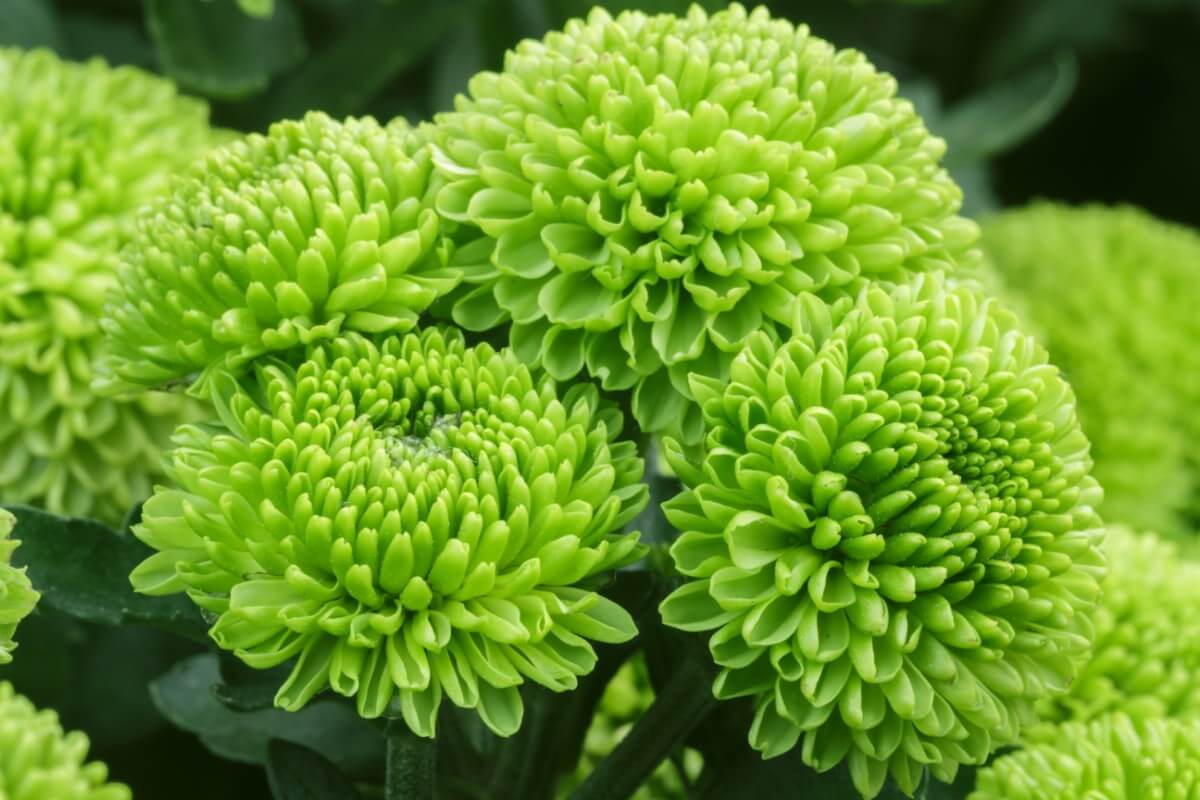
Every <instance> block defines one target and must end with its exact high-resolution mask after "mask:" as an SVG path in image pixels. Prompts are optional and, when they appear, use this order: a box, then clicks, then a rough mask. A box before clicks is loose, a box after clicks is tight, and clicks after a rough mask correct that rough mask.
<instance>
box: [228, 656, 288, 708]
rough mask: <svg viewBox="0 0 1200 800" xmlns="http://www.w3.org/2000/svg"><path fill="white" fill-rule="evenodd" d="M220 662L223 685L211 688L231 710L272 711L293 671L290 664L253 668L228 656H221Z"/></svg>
mask: <svg viewBox="0 0 1200 800" xmlns="http://www.w3.org/2000/svg"><path fill="white" fill-rule="evenodd" d="M220 663H221V682H220V683H218V684H216V685H214V686H213V687H212V691H213V696H214V697H216V698H217V700H219V701H220V702H221V704H222V705H224V706H225V707H226V708H228V709H230V710H232V711H259V710H261V709H264V708H273V707H274V705H275V693H276V692H278V691H279V687H280V686H282V685H283V683H284V681H286V680H287V678H288V675H290V674H291V671H292V667H291V665H290V664H282V665H280V666H278V667H273V668H272V669H254V668H253V667H248V666H246V665H245V664H243V663H242V662H241V661H239V660H238V659H237V658H236V657H235V656H233V655H231V654H228V653H221V661H220Z"/></svg>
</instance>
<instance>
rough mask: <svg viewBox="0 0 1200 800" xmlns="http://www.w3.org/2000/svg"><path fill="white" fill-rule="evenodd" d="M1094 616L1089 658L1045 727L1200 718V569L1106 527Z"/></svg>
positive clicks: (1166, 546)
mask: <svg viewBox="0 0 1200 800" xmlns="http://www.w3.org/2000/svg"><path fill="white" fill-rule="evenodd" d="M1104 550H1105V555H1106V556H1107V558H1108V564H1109V572H1108V575H1107V576H1106V577H1105V579H1104V583H1103V584H1102V587H1101V588H1102V596H1101V601H1100V604H1099V606H1098V607H1097V609H1096V614H1095V626H1096V642H1095V649H1094V655H1093V656H1092V657H1091V658H1090V659H1089V660H1088V661H1087V662H1086V663H1085V664H1084V665H1083V667H1082V669H1081V670H1080V673H1079V676H1078V677H1077V678H1076V679H1075V683H1074V684H1072V686H1071V691H1070V692H1069V693H1068V694H1066V695H1065V696H1063V697H1060V698H1058V699H1057V700H1056V701H1054V702H1053V703H1050V704H1047V705H1046V706H1045V707H1043V708H1041V709H1039V711H1040V715H1041V716H1042V717H1043V718H1045V719H1048V720H1060V721H1061V720H1081V721H1086V720H1090V719H1092V718H1094V717H1096V716H1098V715H1100V714H1104V713H1107V712H1111V711H1121V712H1123V713H1125V714H1128V715H1129V716H1131V717H1133V718H1134V719H1135V720H1136V719H1144V718H1154V717H1188V718H1192V717H1200V685H1197V680H1196V676H1197V675H1200V562H1196V561H1192V560H1189V559H1188V558H1186V557H1185V556H1184V555H1183V554H1181V553H1180V551H1179V548H1177V547H1176V546H1175V545H1174V544H1173V543H1171V542H1168V541H1164V540H1162V539H1160V538H1159V537H1158V536H1156V535H1155V534H1153V533H1134V532H1133V531H1131V530H1130V529H1128V528H1125V527H1122V526H1119V525H1118V526H1112V527H1110V528H1109V529H1108V532H1107V534H1106V536H1105V540H1104Z"/></svg>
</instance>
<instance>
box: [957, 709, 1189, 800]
mask: <svg viewBox="0 0 1200 800" xmlns="http://www.w3.org/2000/svg"><path fill="white" fill-rule="evenodd" d="M1197 791H1200V720H1187V721H1182V720H1176V719H1158V720H1147V721H1141V722H1139V721H1136V720H1132V719H1130V718H1129V717H1127V716H1125V715H1124V714H1109V715H1105V716H1102V717H1100V718H1098V719H1095V720H1093V721H1092V722H1086V723H1085V722H1072V723H1068V724H1065V725H1061V726H1056V727H1051V728H1047V729H1045V730H1043V731H1041V732H1039V734H1038V735H1037V736H1035V737H1033V739H1032V741H1030V742H1029V743H1028V744H1027V745H1026V746H1025V747H1024V748H1022V749H1021V750H1018V751H1017V752H1015V753H1010V754H1008V755H1005V756H1002V757H1000V758H998V759H996V762H995V763H993V764H991V765H990V766H988V767H987V768H986V769H983V770H980V771H979V775H978V777H977V778H976V783H975V791H974V792H972V793H971V794H970V795H969V796H968V800H1076V798H1080V797H1089V798H1090V797H1097V798H1099V797H1113V798H1131V800H1132V798H1150V797H1194V796H1195V794H1196V792H1197Z"/></svg>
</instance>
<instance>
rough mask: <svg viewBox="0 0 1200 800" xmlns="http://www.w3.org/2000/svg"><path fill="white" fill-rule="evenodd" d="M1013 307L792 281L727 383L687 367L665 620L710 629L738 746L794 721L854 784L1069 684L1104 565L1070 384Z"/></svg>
mask: <svg viewBox="0 0 1200 800" xmlns="http://www.w3.org/2000/svg"><path fill="white" fill-rule="evenodd" d="M1011 325H1012V320H1011V317H1010V315H1008V314H1007V313H1005V312H1003V311H999V310H997V309H996V308H995V306H994V305H993V304H992V302H991V301H988V300H982V299H980V298H979V297H978V296H977V295H976V294H974V293H972V292H970V291H967V290H966V289H962V288H958V289H946V288H945V287H944V281H942V280H941V279H940V278H938V277H936V276H925V277H924V278H918V279H917V280H916V281H914V283H913V284H912V285H910V286H905V287H900V288H897V289H895V290H893V292H892V293H890V294H889V293H888V292H887V291H885V290H884V289H882V288H879V287H876V288H872V289H870V290H867V291H865V292H864V293H863V294H862V295H860V297H859V298H858V300H857V302H854V301H851V300H849V299H844V300H842V301H839V302H838V303H836V304H834V305H832V306H826V305H825V304H823V303H821V302H820V301H818V300H816V299H813V298H807V299H802V300H801V301H800V303H799V305H798V308H797V315H796V325H795V334H794V336H793V338H792V339H791V340H790V341H788V342H786V343H784V344H782V345H775V344H773V343H772V342H771V340H770V338H769V337H767V336H766V335H765V334H760V335H758V336H755V337H752V338H751V339H750V341H749V343H748V346H747V348H746V350H745V351H744V352H742V353H741V354H740V355H739V356H738V357H737V359H735V361H734V363H733V366H732V367H731V370H730V379H729V381H728V383H727V384H723V383H720V382H718V381H715V380H712V379H707V378H700V377H696V378H693V380H692V389H693V391H694V392H695V393H696V396H697V397H698V398H699V399H700V400H701V402H702V407H703V410H704V415H705V421H706V423H707V425H708V427H709V433H708V435H707V437H706V442H705V443H706V454H705V456H704V460H703V463H702V466H701V467H699V468H697V467H695V466H691V465H689V464H687V463H686V462H685V461H684V459H683V458H682V456H681V454H680V452H679V450H678V448H677V447H676V448H673V449H671V450H669V453H670V454H673V456H672V462H673V466H674V467H675V468H676V470H677V471H678V473H679V475H680V477H681V478H682V479H683V481H684V483H685V485H686V486H687V488H686V489H685V491H684V492H683V493H682V494H681V495H680V496H679V497H677V498H675V499H673V500H671V501H670V502H669V503H667V504H665V507H664V508H665V510H666V512H667V517H668V519H669V520H670V521H671V522H672V524H674V525H675V526H676V528H678V529H679V530H680V531H681V532H682V534H681V536H680V537H679V539H678V540H677V541H676V543H675V544H674V545H673V546H672V548H671V554H672V556H673V557H674V559H675V564H676V566H677V567H678V569H679V571H680V572H682V573H683V574H685V575H688V576H690V577H691V578H692V579H693V580H691V581H690V582H688V583H685V584H684V585H683V586H682V587H681V588H679V589H678V590H677V591H675V592H674V593H673V594H672V595H671V596H669V597H668V598H667V600H666V601H665V602H664V603H663V606H662V613H663V617H664V620H665V621H666V622H667V624H669V625H673V626H675V627H679V628H683V629H685V630H696V631H707V630H714V629H715V630H716V633H714V634H713V636H712V639H711V640H710V649H711V652H712V654H713V658H714V659H715V660H716V662H717V664H718V665H720V666H721V667H722V668H723V669H722V670H721V672H720V673H719V675H718V678H717V681H716V683H715V685H714V693H715V694H716V695H717V696H718V697H721V698H731V697H738V696H742V695H749V696H753V697H754V698H755V700H756V703H757V706H756V708H757V716H756V718H755V722H754V725H753V728H752V729H751V731H750V740H751V744H753V746H754V747H755V748H757V749H759V750H761V751H763V753H764V754H765V755H766V756H768V757H769V756H774V755H777V754H780V753H782V752H785V751H787V750H789V749H791V747H792V746H793V745H794V744H795V743H796V742H797V740H798V739H799V738H801V737H802V738H803V740H804V742H803V757H804V760H805V761H806V762H807V763H808V764H810V765H811V766H812V767H814V768H815V769H817V770H821V771H824V770H827V769H830V768H832V767H833V766H834V765H835V764H837V763H839V762H840V761H842V760H843V759H847V758H848V760H849V766H850V772H851V775H852V776H853V779H854V783H855V785H856V786H857V787H858V789H859V791H861V792H862V793H863V794H864V795H867V796H872V795H874V794H876V793H878V791H879V790H880V787H881V786H882V784H883V782H884V779H885V777H886V775H887V773H888V771H889V769H890V772H891V774H892V776H893V777H894V778H895V780H896V782H897V784H898V785H899V786H900V787H901V788H902V789H903V790H904V791H906V792H909V793H911V792H912V791H913V790H914V788H915V787H916V785H917V782H918V780H919V779H920V777H921V773H922V768H923V767H925V766H928V767H929V769H930V770H932V772H933V774H934V775H935V776H937V777H939V778H941V779H943V780H950V779H952V777H953V775H954V774H955V771H956V769H957V767H958V765H959V764H963V763H968V764H978V763H981V762H982V761H983V760H984V759H985V758H986V757H987V755H988V753H989V752H991V751H992V750H993V749H995V748H996V747H997V746H999V745H1001V744H1004V743H1005V742H1010V741H1013V740H1014V739H1015V738H1016V737H1017V734H1018V732H1019V729H1020V727H1021V726H1022V725H1025V724H1028V723H1030V722H1032V721H1033V718H1034V715H1033V703H1034V701H1036V700H1038V699H1040V698H1042V697H1045V696H1048V695H1052V694H1054V693H1061V692H1063V691H1065V690H1066V688H1067V686H1068V685H1069V684H1070V682H1071V679H1072V677H1073V675H1074V673H1075V670H1076V665H1075V661H1076V659H1077V658H1078V657H1079V656H1080V655H1081V654H1084V653H1086V652H1087V650H1088V647H1089V645H1090V643H1091V639H1092V630H1091V624H1090V620H1089V619H1088V617H1087V614H1086V613H1085V612H1087V611H1088V610H1089V609H1090V608H1091V606H1092V605H1093V603H1094V601H1095V599H1096V595H1097V593H1098V591H1099V589H1098V577H1099V575H1100V574H1102V572H1103V558H1102V556H1101V553H1100V550H1099V546H1098V543H1099V540H1100V538H1101V535H1102V532H1101V529H1100V527H1099V521H1098V519H1097V518H1096V515H1095V513H1094V511H1093V509H1092V507H1093V505H1094V504H1095V503H1096V502H1097V501H1098V500H1099V499H1100V491H1099V489H1098V487H1097V485H1096V483H1095V481H1094V480H1092V478H1091V477H1090V476H1089V474H1088V470H1089V467H1090V459H1089V457H1088V442H1087V439H1086V438H1085V437H1084V436H1083V434H1082V432H1081V431H1080V429H1079V425H1078V424H1077V422H1076V419H1075V413H1074V400H1073V397H1072V395H1071V390H1070V388H1069V387H1068V386H1067V384H1066V383H1065V382H1064V381H1063V380H1062V378H1061V377H1060V376H1059V374H1058V371H1057V370H1056V369H1055V368H1054V367H1052V366H1050V365H1049V364H1047V363H1046V355H1045V353H1044V351H1042V350H1041V348H1039V347H1038V346H1037V345H1036V344H1034V342H1033V341H1032V340H1031V339H1030V338H1029V337H1028V336H1025V335H1023V334H1021V333H1019V332H1018V331H1016V330H1015V329H1013V328H1012V327H1011Z"/></svg>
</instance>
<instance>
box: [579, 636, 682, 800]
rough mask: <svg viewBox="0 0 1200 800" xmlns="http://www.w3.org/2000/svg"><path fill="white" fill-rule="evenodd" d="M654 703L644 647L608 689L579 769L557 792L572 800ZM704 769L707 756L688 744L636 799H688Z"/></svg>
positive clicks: (602, 698)
mask: <svg viewBox="0 0 1200 800" xmlns="http://www.w3.org/2000/svg"><path fill="white" fill-rule="evenodd" d="M653 702H654V686H653V685H652V684H651V683H650V672H649V670H648V669H647V667H646V658H645V655H644V654H643V653H642V652H641V651H639V652H638V653H636V654H635V655H634V656H633V657H632V658H630V659H629V660H628V661H626V662H625V663H624V664H622V665H621V668H620V669H619V670H617V674H616V675H614V676H613V678H612V680H611V681H609V683H608V686H606V687H604V694H603V695H602V696H601V697H600V702H599V704H598V705H597V706H596V714H595V716H594V717H593V719H592V724H591V727H589V728H588V730H587V736H586V738H585V739H584V742H583V754H582V756H581V757H580V759H579V766H578V767H576V769H575V772H574V773H573V774H571V775H569V776H567V777H566V778H564V779H563V780H562V781H560V782H559V785H558V792H557V796H558V798H559V800H567V798H568V797H569V796H570V794H571V791H572V790H573V789H574V788H575V787H576V786H578V785H579V784H580V783H582V782H583V781H584V779H585V778H586V777H587V776H588V774H589V773H591V771H592V769H593V768H594V767H595V765H596V764H597V763H598V762H599V761H600V760H601V759H603V758H604V757H605V756H607V755H608V754H609V753H611V752H612V751H613V749H614V748H616V746H617V745H618V744H620V742H621V740H622V739H624V738H625V736H626V735H628V733H629V731H630V730H631V729H632V728H633V725H634V723H636V722H637V720H638V719H639V718H641V716H642V715H643V714H645V713H646V710H647V709H649V708H650V706H651V704H652V703H653ZM703 768H704V757H703V756H702V755H700V753H699V752H698V751H696V750H693V749H691V748H683V749H681V750H680V752H679V753H677V754H674V755H673V756H672V757H671V758H670V759H668V760H667V761H664V762H663V763H662V764H660V765H659V766H658V768H657V769H656V770H655V771H654V773H653V774H652V775H651V776H650V777H649V778H648V779H647V780H646V782H645V783H644V784H642V785H641V786H640V787H638V790H637V791H636V792H635V793H634V794H633V796H632V798H631V800H677V798H681V797H687V796H688V792H687V787H688V786H690V785H694V784H695V782H696V780H698V779H699V777H700V772H701V770H703Z"/></svg>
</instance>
